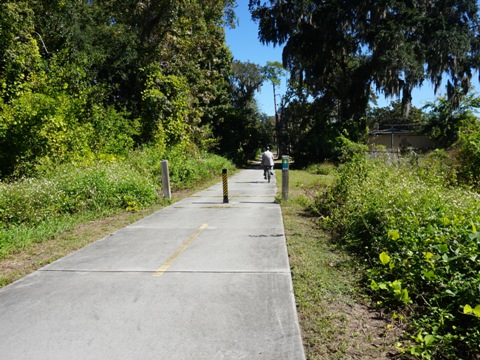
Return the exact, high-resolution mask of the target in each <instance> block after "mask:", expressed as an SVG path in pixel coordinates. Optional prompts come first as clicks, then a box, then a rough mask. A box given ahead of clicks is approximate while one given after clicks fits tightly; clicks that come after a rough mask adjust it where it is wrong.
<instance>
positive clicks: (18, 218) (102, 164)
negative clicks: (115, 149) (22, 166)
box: [0, 149, 233, 286]
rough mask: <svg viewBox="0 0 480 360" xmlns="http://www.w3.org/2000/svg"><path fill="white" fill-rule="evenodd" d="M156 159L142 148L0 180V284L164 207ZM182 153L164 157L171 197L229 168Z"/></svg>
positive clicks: (217, 159) (214, 158)
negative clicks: (117, 156) (123, 155)
mask: <svg viewBox="0 0 480 360" xmlns="http://www.w3.org/2000/svg"><path fill="white" fill-rule="evenodd" d="M159 156H160V155H159V154H158V153H156V152H155V151H153V150H152V149H146V150H145V151H139V152H136V153H132V154H130V156H129V157H128V158H126V159H114V160H111V161H99V162H97V163H95V164H88V163H87V164H82V165H78V164H77V165H73V164H66V165H62V166H60V167H57V168H55V169H50V170H49V171H45V172H42V173H40V174H39V175H38V176H37V177H36V178H29V179H23V180H20V181H17V182H12V183H2V182H0V286H5V285H7V284H9V283H11V282H12V281H15V280H17V279H18V278H20V277H22V276H24V275H26V274H28V273H30V272H32V271H34V270H36V269H37V268H39V267H40V266H41V265H44V264H47V263H49V262H51V261H54V260H56V259H58V258H59V257H61V256H64V255H66V254H68V253H69V252H70V251H72V250H76V249H79V248H81V247H82V246H85V245H86V244H88V243H89V242H92V241H95V240H97V239H99V238H102V237H103V236H106V235H108V231H112V230H114V228H115V226H113V227H112V226H110V225H109V224H116V226H118V228H121V227H123V226H125V225H127V224H128V223H129V221H131V222H133V221H136V220H138V219H140V218H141V217H144V216H146V215H148V214H149V213H151V212H153V211H155V210H158V209H159V208H161V207H162V206H165V205H166V204H169V203H170V202H171V201H167V200H163V199H162V195H161V193H162V191H161V177H160V174H161V171H160V161H159V159H160V158H159ZM183 157H185V154H182V156H181V158H178V159H175V158H172V157H170V159H171V160H169V162H170V164H171V165H172V166H171V167H170V175H171V186H172V190H173V197H174V200H176V199H179V198H181V197H183V196H184V195H185V194H188V193H190V192H191V191H195V190H197V189H199V188H200V187H202V186H206V185H207V184H210V183H211V182H212V181H213V182H217V181H219V180H220V179H221V170H222V168H228V169H230V170H233V165H232V164H231V163H229V162H228V161H227V160H226V159H224V158H221V157H219V156H216V155H207V154H201V155H199V156H197V157H194V156H191V157H190V158H189V159H188V160H184V159H183ZM178 163H181V164H182V165H178ZM174 200H173V201H174ZM95 228H99V231H92V229H93V230H94V229H95ZM102 229H104V230H102ZM89 234H92V235H89Z"/></svg>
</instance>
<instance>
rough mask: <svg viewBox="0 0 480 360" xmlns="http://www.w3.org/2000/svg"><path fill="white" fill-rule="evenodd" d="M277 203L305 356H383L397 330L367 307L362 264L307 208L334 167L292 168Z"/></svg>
mask: <svg viewBox="0 0 480 360" xmlns="http://www.w3.org/2000/svg"><path fill="white" fill-rule="evenodd" d="M289 173H290V188H289V199H288V201H281V206H282V214H283V220H284V226H285V234H286V238H287V246H288V254H289V261H290V267H291V270H292V279H293V288H294V293H295V300H296V304H297V312H298V316H299V321H300V327H301V330H302V337H303V344H304V348H305V353H306V357H307V359H331V360H333V359H338V360H344V359H377V360H380V359H388V358H389V355H392V354H397V353H398V350H396V349H395V347H394V343H395V339H396V337H397V336H398V335H399V329H398V328H396V327H392V326H391V324H390V322H391V321H390V320H389V319H388V318H382V317H381V316H380V314H378V313H377V312H375V311H372V310H371V309H370V308H369V307H368V306H367V304H368V301H367V300H366V298H365V297H364V295H365V291H364V290H362V289H361V282H360V280H361V278H362V274H363V271H364V270H365V269H364V267H363V266H360V267H359V266H358V264H357V263H356V261H355V258H354V257H352V256H351V255H350V254H348V252H346V251H344V250H342V249H341V248H340V247H339V246H338V245H336V244H335V243H334V242H333V241H332V239H331V237H330V235H329V234H328V233H326V232H325V231H323V230H321V229H320V228H319V224H318V221H317V218H316V217H315V216H314V215H313V214H312V213H311V212H310V211H309V207H310V206H311V205H312V204H313V201H314V199H315V196H316V194H318V192H321V193H323V192H324V191H326V190H327V189H328V188H329V187H330V186H331V185H332V184H333V182H334V179H335V177H336V171H335V167H334V166H333V165H329V164H321V165H315V166H312V167H309V168H308V169H307V170H291V171H290V172H289Z"/></svg>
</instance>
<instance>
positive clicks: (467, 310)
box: [463, 305, 473, 314]
mask: <svg viewBox="0 0 480 360" xmlns="http://www.w3.org/2000/svg"><path fill="white" fill-rule="evenodd" d="M472 312H473V309H472V307H471V306H470V305H465V306H464V307H463V313H464V314H471V313H472Z"/></svg>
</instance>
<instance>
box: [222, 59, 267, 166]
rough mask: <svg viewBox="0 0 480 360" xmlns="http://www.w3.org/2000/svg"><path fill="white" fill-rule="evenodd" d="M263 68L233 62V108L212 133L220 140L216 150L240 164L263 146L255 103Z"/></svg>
mask: <svg viewBox="0 0 480 360" xmlns="http://www.w3.org/2000/svg"><path fill="white" fill-rule="evenodd" d="M264 80H265V79H264V75H263V72H262V67H261V66H259V65H257V64H254V63H251V62H242V61H239V60H234V61H233V64H232V74H231V78H230V86H231V88H230V89H231V90H230V93H231V95H232V96H231V101H232V108H231V109H230V111H229V112H228V114H226V116H225V117H224V121H223V123H221V124H217V126H216V127H215V129H214V134H215V135H216V136H218V137H219V139H220V141H219V151H220V152H221V153H223V154H226V155H227V156H228V157H229V158H231V159H233V160H234V161H235V162H237V163H239V164H243V163H245V162H246V161H247V160H249V159H252V158H253V157H254V156H255V153H256V151H257V149H258V148H259V147H261V146H263V144H261V141H262V139H263V135H262V133H263V130H262V129H263V127H262V125H261V122H260V119H261V115H260V113H259V111H258V106H257V102H256V100H255V92H256V91H258V90H259V89H260V87H261V85H262V83H263V81H264Z"/></svg>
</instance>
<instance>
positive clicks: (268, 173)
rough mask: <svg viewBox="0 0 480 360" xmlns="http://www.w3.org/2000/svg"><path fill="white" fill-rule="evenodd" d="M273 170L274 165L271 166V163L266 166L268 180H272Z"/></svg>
mask: <svg viewBox="0 0 480 360" xmlns="http://www.w3.org/2000/svg"><path fill="white" fill-rule="evenodd" d="M271 170H272V166H270V165H266V166H265V171H266V172H267V174H266V175H267V180H268V182H270V179H271V176H272V175H273V173H272V171H271Z"/></svg>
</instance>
